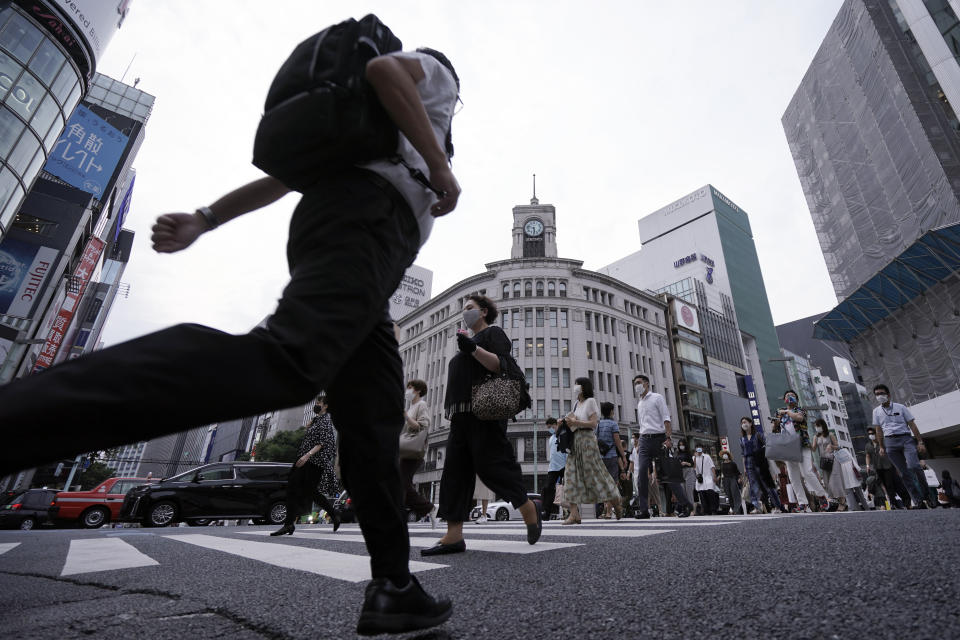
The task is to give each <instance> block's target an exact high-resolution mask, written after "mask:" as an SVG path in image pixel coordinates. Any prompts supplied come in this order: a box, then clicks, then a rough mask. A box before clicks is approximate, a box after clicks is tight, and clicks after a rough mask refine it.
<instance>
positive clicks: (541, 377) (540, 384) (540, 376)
mask: <svg viewBox="0 0 960 640" xmlns="http://www.w3.org/2000/svg"><path fill="white" fill-rule="evenodd" d="M544 380H545V378H544V370H543V367H537V387H538V388H543V385H544V384H545V382H544Z"/></svg>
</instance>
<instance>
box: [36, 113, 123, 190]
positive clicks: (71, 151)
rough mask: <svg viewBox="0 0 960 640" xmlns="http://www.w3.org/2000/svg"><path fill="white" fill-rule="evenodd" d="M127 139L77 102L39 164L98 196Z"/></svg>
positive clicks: (62, 178)
mask: <svg viewBox="0 0 960 640" xmlns="http://www.w3.org/2000/svg"><path fill="white" fill-rule="evenodd" d="M129 139H130V138H129V137H128V136H125V135H124V134H122V133H120V131H119V130H117V129H116V128H114V127H113V126H111V125H110V124H109V123H108V122H107V121H106V120H104V119H103V118H101V117H100V116H98V115H97V114H95V113H94V112H93V111H91V110H90V109H88V108H87V107H85V106H83V105H82V104H80V105H77V108H76V109H74V110H73V114H72V115H71V116H70V121H69V122H68V123H67V126H66V128H65V129H64V130H63V133H61V134H60V137H59V138H57V141H56V142H55V143H54V145H53V150H52V151H51V152H50V156H49V157H48V158H47V163H46V164H45V165H44V166H43V168H44V170H45V171H47V172H48V173H52V174H53V175H55V176H57V177H58V178H60V179H61V180H63V181H64V182H66V183H67V184H69V185H71V186H74V187H76V188H77V189H80V190H81V191H86V192H87V193H91V194H93V195H94V196H95V197H97V198H98V199H102V197H103V196H104V192H105V191H106V188H107V184H108V183H109V182H110V178H112V177H113V172H114V171H115V170H116V168H117V165H118V164H119V163H120V160H121V159H122V157H123V152H124V150H125V149H126V148H127V142H128V141H129Z"/></svg>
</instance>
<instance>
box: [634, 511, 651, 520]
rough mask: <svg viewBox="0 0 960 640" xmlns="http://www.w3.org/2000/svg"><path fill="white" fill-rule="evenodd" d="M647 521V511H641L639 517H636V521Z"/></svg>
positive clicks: (648, 513)
mask: <svg viewBox="0 0 960 640" xmlns="http://www.w3.org/2000/svg"><path fill="white" fill-rule="evenodd" d="M649 519H650V512H649V511H641V512H640V515H638V516H637V520H649Z"/></svg>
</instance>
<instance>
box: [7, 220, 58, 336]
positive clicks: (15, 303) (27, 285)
mask: <svg viewBox="0 0 960 640" xmlns="http://www.w3.org/2000/svg"><path fill="white" fill-rule="evenodd" d="M59 253H60V252H59V251H57V250H56V249H51V248H50V247H41V246H38V245H35V244H28V243H26V242H20V241H19V240H14V239H13V238H6V239H5V240H4V241H3V243H0V313H4V314H7V315H11V316H17V317H20V318H29V317H30V313H31V312H32V311H33V307H34V305H35V304H36V303H37V301H38V300H39V299H40V295H41V294H42V293H43V288H44V283H45V282H46V280H47V275H48V274H49V273H50V271H51V270H52V268H53V266H54V262H55V261H56V259H57V255H58V254H59Z"/></svg>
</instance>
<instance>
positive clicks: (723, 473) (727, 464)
mask: <svg viewBox="0 0 960 640" xmlns="http://www.w3.org/2000/svg"><path fill="white" fill-rule="evenodd" d="M720 478H721V483H722V484H723V492H724V493H726V494H727V500H729V501H730V515H737V514H738V513H741V511H740V509H741V507H740V467H738V466H737V463H736V462H734V461H733V458H732V457H731V456H730V452H729V451H724V452H722V453H721V454H720Z"/></svg>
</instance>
